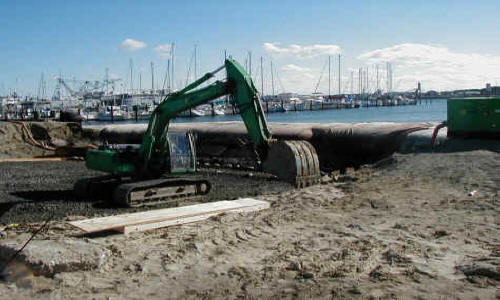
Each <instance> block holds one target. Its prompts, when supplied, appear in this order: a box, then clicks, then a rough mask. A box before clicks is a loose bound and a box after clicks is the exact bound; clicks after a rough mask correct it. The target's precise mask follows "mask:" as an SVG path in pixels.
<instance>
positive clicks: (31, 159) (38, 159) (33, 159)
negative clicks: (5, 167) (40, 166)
mask: <svg viewBox="0 0 500 300" xmlns="http://www.w3.org/2000/svg"><path fill="white" fill-rule="evenodd" d="M69 159H70V158H68V157H23V158H2V159H0V163H4V162H44V161H66V160H69Z"/></svg>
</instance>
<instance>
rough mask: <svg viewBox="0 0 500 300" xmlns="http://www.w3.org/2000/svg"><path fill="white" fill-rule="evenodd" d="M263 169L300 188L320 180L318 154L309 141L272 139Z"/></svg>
mask: <svg viewBox="0 0 500 300" xmlns="http://www.w3.org/2000/svg"><path fill="white" fill-rule="evenodd" d="M262 168H263V171H264V172H266V173H269V174H273V175H276V176H277V177H278V178H279V179H280V180H283V181H286V182H289V183H291V184H293V185H295V186H296V187H298V188H303V187H306V186H310V185H313V184H316V183H318V182H319V180H320V178H321V173H320V169H319V160H318V154H317V153H316V150H315V149H314V147H313V146H312V145H311V144H310V143H309V142H307V141H270V142H269V150H268V153H267V156H266V158H265V160H264V161H263V162H262Z"/></svg>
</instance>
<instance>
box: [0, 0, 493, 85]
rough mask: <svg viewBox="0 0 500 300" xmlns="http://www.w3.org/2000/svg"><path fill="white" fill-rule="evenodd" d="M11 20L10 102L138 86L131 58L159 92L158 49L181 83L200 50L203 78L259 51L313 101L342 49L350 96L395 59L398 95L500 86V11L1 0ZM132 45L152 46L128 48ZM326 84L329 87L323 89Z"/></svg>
mask: <svg viewBox="0 0 500 300" xmlns="http://www.w3.org/2000/svg"><path fill="white" fill-rule="evenodd" d="M0 10H1V12H2V17H1V18H0V36H1V37H2V39H1V40H2V46H1V49H2V50H1V52H0V70H1V72H0V95H1V94H6V93H8V91H9V89H10V88H17V89H18V91H19V92H20V93H21V94H28V93H31V94H35V93H36V86H37V84H38V81H39V78H40V74H41V73H42V72H43V73H44V74H45V76H46V78H48V81H49V86H50V87H51V88H52V87H53V86H54V83H55V81H54V80H53V79H51V78H53V77H55V76H56V75H57V74H59V72H61V73H62V74H63V76H64V77H75V78H78V79H88V80H98V79H102V78H103V77H104V69H105V68H109V70H110V74H112V76H114V77H120V78H123V79H124V80H123V82H128V81H127V80H126V79H127V76H128V75H127V74H128V66H129V59H130V58H132V59H133V61H134V72H135V75H134V77H136V76H137V77H138V74H139V73H141V75H142V77H143V85H144V86H150V85H151V83H150V74H149V64H150V62H151V61H153V62H154V63H155V66H156V70H157V73H158V74H156V76H157V78H158V80H159V81H160V78H161V77H162V76H163V74H162V73H163V72H164V70H165V66H166V59H165V58H163V57H161V55H160V54H159V53H158V51H156V50H155V47H157V46H159V45H164V44H168V43H170V42H175V44H176V62H175V63H176V79H177V80H176V82H177V83H176V84H177V85H180V84H181V82H185V80H186V73H187V71H186V70H187V66H188V64H189V59H190V57H191V55H192V51H193V46H194V44H197V45H198V47H199V61H200V69H201V70H202V71H209V70H211V69H214V68H215V67H217V66H218V65H220V64H221V62H222V58H223V51H224V49H226V50H227V52H228V53H229V54H231V55H232V56H233V57H235V58H236V59H237V60H239V61H240V62H241V63H242V64H243V63H244V61H245V58H246V55H247V52H248V51H252V55H253V66H254V70H253V71H254V73H256V71H257V70H256V69H255V68H256V65H257V62H258V60H259V58H260V56H263V57H264V62H265V67H264V72H265V73H266V74H270V73H269V63H270V61H271V60H272V61H273V63H274V64H275V66H276V71H277V72H278V73H279V77H280V79H281V81H282V83H283V84H282V85H283V86H284V89H285V90H287V91H298V92H308V91H309V92H312V91H313V89H314V86H315V85H316V83H317V81H318V78H319V76H320V74H321V69H322V66H323V65H324V63H325V61H326V57H327V55H328V54H332V55H334V54H335V53H336V52H335V51H336V50H334V49H339V50H340V52H341V53H342V54H341V55H342V64H343V68H342V74H341V77H342V90H346V89H347V90H348V89H349V88H350V87H349V84H348V82H349V81H350V78H351V77H350V72H351V70H354V76H353V77H356V76H357V73H358V71H357V70H358V69H357V68H359V67H363V68H366V67H368V72H369V74H370V75H369V78H370V84H371V86H372V87H373V86H374V81H375V79H374V70H375V66H376V65H379V68H380V73H381V74H382V73H383V71H382V68H383V67H385V62H386V61H390V62H391V63H392V64H393V69H394V77H395V78H394V81H395V83H394V85H395V88H397V89H402V90H404V89H409V88H411V87H413V86H414V85H415V84H416V81H417V80H421V81H422V82H423V85H424V88H425V89H446V88H460V87H463V88H467V87H479V86H483V85H484V83H486V82H491V83H493V84H495V83H497V84H500V76H499V75H497V74H498V73H500V69H499V68H498V67H500V36H499V35H498V28H500V21H499V20H500V18H498V12H499V11H500V1H460V0H455V1H436V0H434V1H401V0H400V1H391V0H386V1H363V0H359V1H303V0H300V1H257V0H255V1H2V2H1V3H0ZM126 39H133V40H135V41H139V42H142V43H144V44H145V47H143V48H140V49H136V50H134V51H130V49H129V50H127V49H124V48H123V47H122V43H123V41H124V40H126ZM266 43H267V45H268V46H267V47H266V46H265V45H266ZM269 45H272V46H273V47H270V46H269ZM290 45H297V46H298V47H290ZM314 45H323V46H331V47H330V48H321V47H319V48H318V47H313V46H314ZM334 46H335V47H337V48H335V47H334ZM293 49H295V50H293ZM318 49H319V50H318ZM321 49H323V50H321ZM324 49H330V50H326V51H324ZM335 61H336V60H335ZM332 69H333V70H332V72H333V73H335V72H337V71H336V67H335V68H334V67H333V66H332ZM496 70H499V71H496ZM336 76H338V74H336V73H335V74H334V78H338V77H336ZM457 76H458V77H457ZM264 77H265V79H266V85H265V90H269V84H270V83H269V80H268V78H267V77H270V76H268V75H264ZM255 79H256V81H257V84H256V85H258V86H260V78H255ZM333 80H336V79H333ZM382 80H383V79H381V81H382ZM134 81H135V82H137V81H138V78H134ZM16 82H17V84H16ZM353 85H354V86H356V85H357V83H354V84H353ZM381 85H383V84H381ZM327 86H328V84H327V82H326V81H325V80H323V81H322V82H321V83H320V88H319V90H321V91H325V89H327ZM332 86H336V81H335V84H334V83H332ZM51 92H52V91H51V90H49V93H51Z"/></svg>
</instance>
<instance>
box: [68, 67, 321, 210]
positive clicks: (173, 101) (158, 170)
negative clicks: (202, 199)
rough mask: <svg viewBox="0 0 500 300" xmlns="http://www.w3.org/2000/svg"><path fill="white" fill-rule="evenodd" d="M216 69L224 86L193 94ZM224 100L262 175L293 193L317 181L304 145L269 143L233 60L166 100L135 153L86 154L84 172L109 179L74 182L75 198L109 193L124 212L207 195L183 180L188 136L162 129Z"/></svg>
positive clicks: (250, 88) (189, 166) (192, 179)
mask: <svg viewBox="0 0 500 300" xmlns="http://www.w3.org/2000/svg"><path fill="white" fill-rule="evenodd" d="M222 69H225V70H226V74H227V78H226V80H223V81H215V82H214V83H212V84H210V85H208V86H206V87H203V88H199V87H200V85H201V84H202V83H204V82H206V81H207V80H209V79H210V78H212V77H214V75H215V74H216V73H217V72H219V71H220V70H222ZM225 95H231V96H232V98H233V100H234V102H235V103H236V104H237V106H238V108H239V112H240V115H241V117H242V119H243V122H244V124H245V127H246V129H247V131H248V135H249V137H250V139H251V141H252V142H253V146H254V148H255V151H256V152H257V154H258V156H259V158H260V160H261V161H262V171H264V172H267V173H270V174H274V175H276V176H277V177H278V178H279V179H281V180H283V181H286V182H289V183H292V184H293V185H295V186H296V187H299V188H300V187H304V186H308V185H312V184H315V183H317V182H318V181H319V178H320V170H319V161H318V156H317V154H316V151H315V149H314V147H313V146H312V145H311V144H310V143H309V142H307V141H278V140H276V139H274V138H272V135H271V132H270V130H269V128H268V126H267V121H266V119H265V115H264V112H263V110H262V106H261V102H260V97H259V96H260V95H259V94H258V92H257V89H256V88H255V86H254V84H253V82H252V79H251V77H250V75H249V74H248V73H247V72H246V71H245V69H244V68H243V67H242V66H241V65H240V64H239V63H237V62H236V61H235V60H233V59H226V60H225V63H224V65H223V66H221V67H220V68H218V69H216V70H215V71H213V72H210V73H207V74H205V75H204V76H203V77H201V78H199V79H198V80H196V81H194V82H193V83H191V84H189V85H187V86H186V87H185V88H184V89H182V90H180V91H178V92H175V93H172V94H170V95H168V96H166V98H165V99H164V100H163V101H162V102H161V103H160V105H158V107H157V108H156V109H155V110H154V112H153V114H152V116H151V118H150V120H149V124H148V128H147V130H146V132H145V135H144V138H143V140H142V144H141V145H140V147H138V148H137V147H136V148H134V147H130V146H127V147H125V148H123V147H118V146H113V145H111V146H109V145H105V146H101V147H100V148H99V149H92V150H88V152H87V162H86V166H87V168H89V169H92V170H97V171H101V172H105V173H108V174H109V175H107V176H104V177H97V178H90V179H81V180H79V181H78V182H76V184H75V192H76V194H77V195H79V196H81V197H88V196H92V195H93V194H95V193H94V192H95V191H96V190H103V189H104V190H113V197H112V198H113V201H114V203H116V204H119V205H125V206H130V207H136V206H146V205H156V204H159V203H164V202H168V201H172V200H176V201H177V200H178V199H179V198H180V197H184V198H189V197H193V196H195V197H196V196H199V195H204V194H207V193H208V192H209V191H210V187H211V184H210V182H209V181H208V180H206V179H205V178H202V177H197V176H189V175H187V174H189V173H194V172H195V171H196V149H195V143H194V137H193V135H192V134H191V133H189V132H188V133H185V132H174V131H169V130H168V127H169V123H170V120H171V119H172V118H175V117H176V116H177V115H178V114H179V113H181V112H182V111H185V110H187V109H190V108H193V107H195V106H198V105H200V104H203V103H206V102H208V101H210V100H214V99H217V98H219V97H222V96H225Z"/></svg>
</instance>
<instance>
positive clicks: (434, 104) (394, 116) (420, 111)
mask: <svg viewBox="0 0 500 300" xmlns="http://www.w3.org/2000/svg"><path fill="white" fill-rule="evenodd" d="M266 118H267V120H268V121H269V122H287V123H329V122H339V123H359V122H396V123H413V122H441V121H444V120H446V99H422V100H421V101H419V102H418V104H417V105H400V106H374V107H361V108H351V109H331V110H314V111H308V110H305V111H297V112H284V113H269V114H266ZM240 120H241V117H240V116H239V115H219V116H202V117H195V118H186V117H182V118H180V117H179V118H176V119H174V120H172V122H174V123H187V122H225V121H240ZM147 122H148V121H147V120H139V121H138V123H147ZM108 123H109V122H86V123H85V124H89V125H98V124H108ZM115 123H119V124H133V123H136V122H135V121H133V120H127V121H120V122H115Z"/></svg>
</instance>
